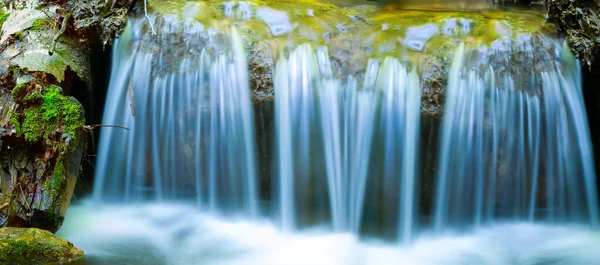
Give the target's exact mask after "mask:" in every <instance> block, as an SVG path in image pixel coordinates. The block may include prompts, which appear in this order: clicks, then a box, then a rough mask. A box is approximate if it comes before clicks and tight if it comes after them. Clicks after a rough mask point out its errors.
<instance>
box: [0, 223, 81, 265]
mask: <svg viewBox="0 0 600 265" xmlns="http://www.w3.org/2000/svg"><path fill="white" fill-rule="evenodd" d="M81 258H83V251H82V250H80V249H78V248H76V247H75V246H73V244H72V243H71V242H68V241H66V240H64V239H60V238H58V237H56V236H55V235H53V234H52V233H50V232H48V231H45V230H41V229H35V228H0V264H6V265H38V264H44V265H49V264H65V263H71V262H75V261H77V260H80V259H81Z"/></svg>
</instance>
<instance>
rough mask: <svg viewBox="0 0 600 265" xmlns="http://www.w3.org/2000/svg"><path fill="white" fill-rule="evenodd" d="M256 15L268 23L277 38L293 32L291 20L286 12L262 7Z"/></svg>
mask: <svg viewBox="0 0 600 265" xmlns="http://www.w3.org/2000/svg"><path fill="white" fill-rule="evenodd" d="M256 15H257V16H258V17H259V18H260V19H262V20H263V21H264V22H265V23H267V25H268V26H269V28H270V29H271V34H273V35H275V36H281V35H285V34H287V33H288V32H290V31H291V30H292V25H291V24H290V18H289V16H288V14H287V13H286V12H283V11H278V10H275V9H271V8H268V7H261V8H259V9H258V12H257V13H256Z"/></svg>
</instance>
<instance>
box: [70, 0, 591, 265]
mask: <svg viewBox="0 0 600 265" xmlns="http://www.w3.org/2000/svg"><path fill="white" fill-rule="evenodd" d="M174 3H176V4H174V6H169V7H168V8H167V10H171V11H163V13H162V14H161V15H157V16H152V17H151V21H153V23H155V26H156V27H157V31H158V35H156V36H155V35H152V34H151V33H150V32H151V31H150V30H149V24H148V20H147V19H146V18H139V19H131V20H130V23H129V25H128V27H127V29H126V30H125V32H124V33H123V35H122V36H121V37H120V38H119V40H117V42H116V43H115V47H114V50H113V65H112V74H111V81H110V87H109V90H108V95H107V104H106V107H105V112H104V118H103V124H112V125H120V126H124V127H127V128H129V129H130V130H124V129H119V128H108V127H107V128H102V131H101V135H100V143H99V144H98V145H99V149H98V161H97V164H96V172H95V183H94V191H93V194H92V196H91V198H88V199H86V200H84V201H81V202H79V203H77V204H76V205H73V206H71V208H70V209H69V213H68V215H67V217H66V221H65V224H64V226H63V228H62V229H61V231H59V235H61V236H63V237H65V238H67V239H69V240H71V241H72V242H73V243H74V244H75V245H77V246H78V247H80V248H82V249H83V250H84V251H85V252H86V258H85V260H84V261H82V264H596V263H597V261H599V260H600V253H599V252H598V251H597V249H600V232H599V231H598V230H597V228H598V225H599V224H598V222H599V214H600V213H599V209H598V208H599V207H598V197H597V191H596V176H595V172H594V161H593V154H592V150H591V143H590V136H589V128H588V125H587V118H586V113H585V108H584V104H583V96H582V87H581V78H580V75H581V73H580V65H579V63H578V61H577V60H576V59H575V58H574V57H573V56H572V55H571V53H570V52H569V50H568V48H567V47H566V46H565V45H564V43H563V41H562V40H560V39H558V38H556V37H553V36H550V35H547V34H545V33H538V32H536V31H537V30H540V31H541V30H542V29H541V27H540V28H539V29H536V30H534V31H532V30H531V28H528V27H525V26H524V25H529V24H528V23H529V22H530V20H531V21H537V20H536V19H537V18H536V16H535V15H531V14H529V13H521V14H517V15H512V14H511V13H507V14H509V15H503V14H502V13H493V12H491V13H478V12H463V13H457V14H453V13H445V12H439V11H405V13H402V12H404V11H394V12H396V13H391V14H387V13H386V12H388V11H383V13H377V12H380V11H368V10H371V9H369V8H366V9H365V8H364V7H358V9H353V8H343V9H342V10H343V11H340V14H343V15H344V16H346V17H347V16H350V17H352V21H354V22H352V23H355V24H351V25H343V24H341V22H336V23H337V24H335V27H332V28H327V26H328V25H330V24H328V23H329V22H328V21H330V20H331V19H330V18H329V17H327V16H326V14H327V13H326V12H330V13H332V12H333V13H332V14H338V13H335V12H337V11H335V10H337V9H332V7H331V6H320V4H319V5H318V6H316V7H311V8H308V9H307V10H305V11H301V13H302V14H300V13H298V12H296V11H289V13H286V12H285V11H282V10H278V9H277V7H279V8H284V7H285V3H284V4H281V5H279V6H278V5H277V4H275V3H266V4H267V6H261V5H257V4H255V3H252V2H239V3H237V2H223V3H222V5H219V6H218V8H216V9H211V6H210V5H208V4H206V3H205V2H189V3H188V2H186V1H174ZM181 5H183V6H181ZM268 5H271V7H268ZM306 5H316V4H315V3H312V2H310V3H309V2H306ZM153 7H155V8H158V9H159V10H161V8H166V7H165V6H164V2H160V1H159V2H158V4H156V5H154V6H153ZM173 8H174V10H178V11H176V12H173V11H172V10H173ZM327 8H329V9H327ZM215 10H217V11H215ZM324 10H325V11H324ZM331 10H334V11H331ZM365 10H367V11H365ZM374 10H378V9H374ZM177 12H179V13H177ZM211 12H213V13H211ZM214 12H216V13H214ZM219 12H222V14H221V15H217V13H219ZM354 12H365V13H366V14H368V15H364V17H361V16H363V15H352V14H354ZM373 12H375V13H373ZM159 13H160V12H159ZM289 14H293V16H292V17H290V16H289ZM324 14H325V15H324ZM349 14H350V15H349ZM208 15H210V16H213V17H214V16H216V17H217V18H216V19H215V20H214V21H212V22H209V21H207V20H206V19H207V18H206V16H208ZM210 16H209V17H210ZM370 16H372V17H370ZM530 16H531V17H533V19H529V18H530ZM424 18H426V19H424ZM500 18H503V19H504V20H502V19H500ZM294 19H296V20H298V21H303V22H302V23H298V22H296V21H294ZM303 19H304V20H303ZM312 19H314V20H316V21H318V22H315V23H317V24H310V23H313V22H310V23H309V22H308V21H311V20H312ZM359 19H363V20H367V21H374V22H371V23H363V24H360V23H362V22H361V20H359ZM528 19H529V20H528ZM395 20H397V22H394V21H395ZM414 20H416V21H414ZM409 22H410V23H409ZM303 23H305V24H306V25H304V24H303ZM373 23H380V24H379V25H374V24H373ZM394 23H398V24H394ZM402 23H408V24H406V25H404V24H402ZM511 23H512V24H511ZM409 24H410V25H409ZM353 25H354V26H353ZM357 25H362V26H357ZM353 27H354V28H353ZM519 27H521V28H519ZM253 30H254V31H253ZM331 30H333V32H337V33H336V34H337V35H332V34H330V33H331V32H330V31H331ZM489 30H491V31H493V32H494V33H493V34H491V33H489V32H487V31H489ZM317 33H318V34H317ZM261 34H264V35H261ZM319 34H321V35H319ZM351 34H357V35H356V36H359V37H356V36H354V35H351ZM345 38H346V39H345ZM262 39H268V40H269V42H266V43H267V44H265V43H262V44H265V45H264V46H260V45H259V44H258V43H260V41H262ZM340 40H341V41H340ZM332 43H335V44H332ZM340 45H341V46H340ZM344 45H346V46H344ZM348 45H349V46H348ZM265 46H267V47H269V48H268V50H269V51H270V53H269V54H267V55H265V54H264V52H265V50H262V51H259V54H262V55H261V56H267V57H268V58H270V59H272V65H271V67H272V68H271V69H272V71H273V72H272V75H271V76H270V78H271V79H272V80H271V81H272V84H271V88H272V89H273V94H274V97H273V98H272V99H270V100H267V101H266V102H267V103H265V102H263V101H260V100H256V99H255V98H253V97H256V95H253V94H252V93H258V92H252V91H253V89H256V88H255V87H252V86H254V84H256V82H257V81H256V79H257V78H262V77H261V76H260V75H257V74H256V71H257V70H256V69H257V68H261V69H269V68H268V67H266V68H265V66H264V63H265V62H268V61H259V65H258V66H257V65H256V62H255V61H254V60H256V57H257V55H256V53H255V52H249V53H250V55H248V52H247V51H248V49H250V50H251V51H255V50H253V49H254V48H255V47H263V49H264V47H265ZM347 47H350V48H349V52H348V51H347V50H344V49H345V48H347ZM260 52H263V53H260ZM344 54H345V55H344ZM440 54H441V55H440ZM428 56H430V57H428ZM431 56H434V57H435V56H441V57H442V58H444V59H440V60H443V61H444V63H443V64H442V66H440V68H438V70H437V71H446V72H447V80H446V81H445V82H446V83H445V84H443V85H444V90H445V91H444V93H445V94H444V96H443V97H444V98H441V99H440V98H438V96H437V95H434V96H432V92H431V90H432V88H431V87H430V81H429V80H428V79H426V78H423V77H424V76H426V75H428V73H427V72H426V71H425V70H423V69H426V68H425V66H426V65H427V60H428V58H431ZM267 57H264V58H267ZM260 62H262V63H260ZM249 65H250V67H249ZM523 66H525V67H524V68H523ZM443 67H446V68H443ZM427 98H431V100H429V102H435V101H438V100H443V114H442V115H441V117H433V118H432V117H429V116H427V114H424V113H425V111H424V110H427V109H429V108H430V107H429V106H428V105H427V104H429V103H427V100H426V99H427ZM271 100H272V102H271ZM261 104H262V105H261ZM265 106H266V107H265ZM265 108H267V109H269V108H271V109H272V117H270V118H269V117H267V118H265V116H264V115H263V111H264V109H265ZM265 119H268V121H267V122H268V123H270V124H272V126H266V127H265V126H264V123H265ZM436 120H437V121H439V122H438V124H439V126H437V127H436V126H433V127H432V125H431V124H435V121H436ZM258 121H260V122H258ZM257 124H259V125H258V126H257ZM265 128H267V129H265ZM433 131H437V132H433ZM265 135H266V137H268V138H267V139H266V141H269V142H270V143H271V144H269V145H268V147H265V146H262V145H261V143H262V144H264V141H265V140H264V137H265ZM259 139H263V140H260V141H259ZM261 141H262V142H261ZM265 154H267V155H265ZM431 157H433V159H431ZM266 168H268V169H269V170H266ZM595 262H596V263H595Z"/></svg>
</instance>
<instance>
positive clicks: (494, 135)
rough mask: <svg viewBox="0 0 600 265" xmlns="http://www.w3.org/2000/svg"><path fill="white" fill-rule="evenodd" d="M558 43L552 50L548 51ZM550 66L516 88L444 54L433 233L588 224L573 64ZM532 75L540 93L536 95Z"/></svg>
mask: <svg viewBox="0 0 600 265" xmlns="http://www.w3.org/2000/svg"><path fill="white" fill-rule="evenodd" d="M558 47H559V46H558V45H557V48H556V49H559V48H558ZM566 49H567V48H566V47H563V48H562V54H561V58H560V61H559V62H557V64H556V65H552V67H550V69H549V70H548V71H543V72H541V73H540V74H539V75H538V76H536V75H534V73H533V72H532V73H522V75H529V76H531V77H532V78H531V79H530V81H529V82H525V83H524V84H520V86H519V85H518V84H516V81H515V80H513V78H511V76H502V77H501V78H500V79H499V80H496V79H497V76H496V75H495V73H494V70H493V68H492V67H490V68H488V69H484V71H482V72H479V71H477V70H473V68H472V66H469V65H465V60H466V59H465V58H466V51H465V47H464V45H462V46H461V47H459V49H458V51H457V53H456V54H455V56H454V61H453V63H452V66H451V70H450V74H449V81H448V98H447V101H446V102H447V103H446V111H445V114H444V121H443V125H442V134H441V151H440V159H439V171H438V180H437V181H438V182H437V194H436V196H437V199H436V200H437V201H436V210H435V228H436V229H438V230H442V229H444V228H446V227H448V226H460V225H462V226H471V225H481V224H482V223H484V222H490V221H494V220H496V219H498V218H509V219H513V220H529V221H534V220H547V221H558V222H564V221H577V222H581V221H584V222H589V223H591V224H593V225H596V224H597V223H598V198H597V194H596V191H595V189H593V187H595V186H596V184H595V181H596V176H595V174H594V171H593V158H592V152H591V144H590V136H589V135H588V133H587V132H588V131H589V129H588V127H587V124H586V123H585V120H587V119H586V114H585V110H584V108H583V97H582V93H581V81H580V77H579V76H580V73H579V65H578V64H577V63H576V61H575V59H574V58H573V56H572V55H570V53H569V52H568V51H567V50H566ZM536 78H540V79H541V80H540V81H541V87H542V90H541V91H538V90H536V86H535V79H536Z"/></svg>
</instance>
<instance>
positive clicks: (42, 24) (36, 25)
mask: <svg viewBox="0 0 600 265" xmlns="http://www.w3.org/2000/svg"><path fill="white" fill-rule="evenodd" d="M50 25H51V22H50V20H49V19H48V18H38V19H36V20H35V21H33V24H32V25H31V29H30V30H46V29H50Z"/></svg>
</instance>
